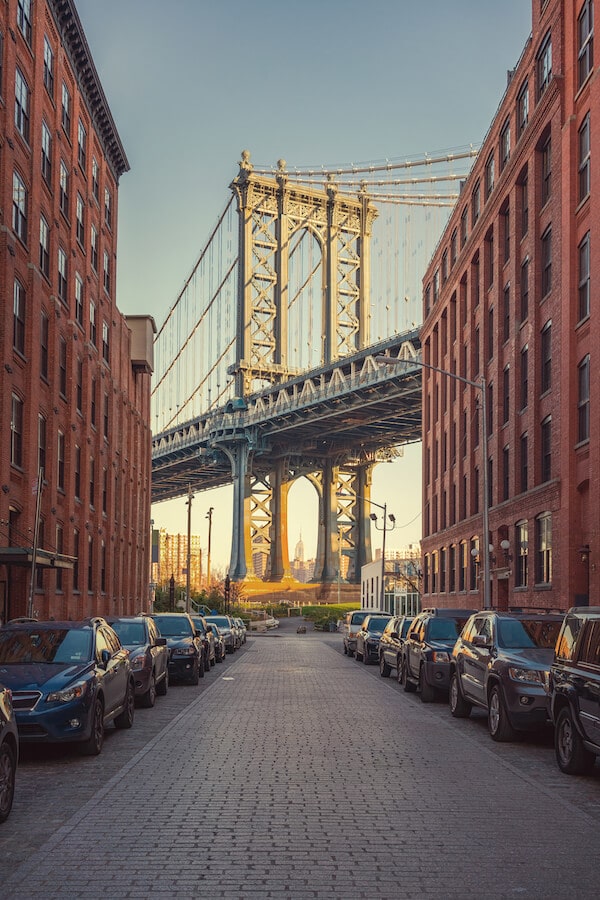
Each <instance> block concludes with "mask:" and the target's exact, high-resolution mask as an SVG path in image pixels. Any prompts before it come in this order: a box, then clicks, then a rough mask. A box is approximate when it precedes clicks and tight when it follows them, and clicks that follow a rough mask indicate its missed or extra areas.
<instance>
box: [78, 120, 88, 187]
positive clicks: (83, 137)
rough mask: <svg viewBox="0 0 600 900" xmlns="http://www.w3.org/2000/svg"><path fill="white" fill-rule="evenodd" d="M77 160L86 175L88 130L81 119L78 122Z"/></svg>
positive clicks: (82, 172)
mask: <svg viewBox="0 0 600 900" xmlns="http://www.w3.org/2000/svg"><path fill="white" fill-rule="evenodd" d="M77 162H78V163H79V168H80V169H81V174H82V175H85V169H86V165H87V131H86V130H85V125H84V124H83V122H82V121H81V119H79V120H78V122H77Z"/></svg>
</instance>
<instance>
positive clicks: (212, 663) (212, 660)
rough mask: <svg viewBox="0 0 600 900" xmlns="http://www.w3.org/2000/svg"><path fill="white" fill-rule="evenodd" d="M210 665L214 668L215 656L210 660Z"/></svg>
mask: <svg viewBox="0 0 600 900" xmlns="http://www.w3.org/2000/svg"><path fill="white" fill-rule="evenodd" d="M210 664H211V666H216V664H217V656H216V654H215V655H214V656H213V658H212V659H211V661H210Z"/></svg>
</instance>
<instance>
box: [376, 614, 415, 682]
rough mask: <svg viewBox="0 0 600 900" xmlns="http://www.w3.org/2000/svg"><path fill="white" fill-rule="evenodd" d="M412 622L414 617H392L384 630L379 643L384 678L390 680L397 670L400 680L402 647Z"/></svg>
mask: <svg viewBox="0 0 600 900" xmlns="http://www.w3.org/2000/svg"><path fill="white" fill-rule="evenodd" d="M412 620H413V617H412V616H392V618H391V619H390V621H389V622H388V623H387V625H386V626H385V628H384V629H383V634H382V635H381V640H380V641H379V674H380V675H381V677H382V678H389V675H390V672H391V671H392V669H395V670H396V672H397V678H398V680H400V673H401V671H402V647H403V646H404V641H405V640H406V635H407V634H408V630H409V628H410V624H411V622H412Z"/></svg>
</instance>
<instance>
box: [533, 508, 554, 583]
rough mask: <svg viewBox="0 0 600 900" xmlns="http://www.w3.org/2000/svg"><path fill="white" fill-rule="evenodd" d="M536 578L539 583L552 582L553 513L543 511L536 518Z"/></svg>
mask: <svg viewBox="0 0 600 900" xmlns="http://www.w3.org/2000/svg"><path fill="white" fill-rule="evenodd" d="M535 531H536V535H535V537H536V548H535V580H536V583H537V584H551V583H552V514H551V513H543V514H542V515H541V516H538V517H537V519H536V520H535Z"/></svg>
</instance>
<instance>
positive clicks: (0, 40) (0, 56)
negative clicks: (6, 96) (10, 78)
mask: <svg viewBox="0 0 600 900" xmlns="http://www.w3.org/2000/svg"><path fill="white" fill-rule="evenodd" d="M3 61H4V35H3V34H2V32H1V31H0V97H1V96H2V80H3V79H2V71H3V69H2V63H3Z"/></svg>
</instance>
